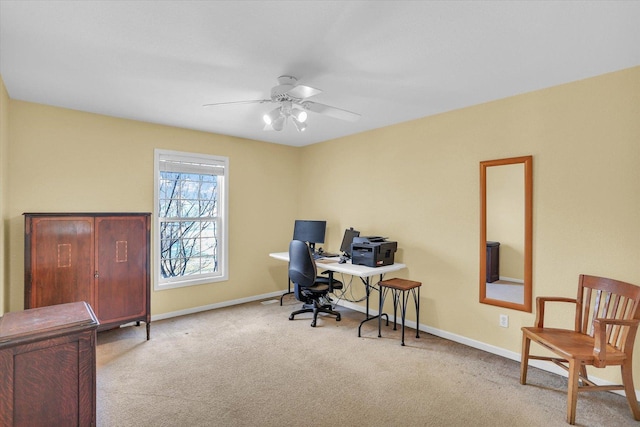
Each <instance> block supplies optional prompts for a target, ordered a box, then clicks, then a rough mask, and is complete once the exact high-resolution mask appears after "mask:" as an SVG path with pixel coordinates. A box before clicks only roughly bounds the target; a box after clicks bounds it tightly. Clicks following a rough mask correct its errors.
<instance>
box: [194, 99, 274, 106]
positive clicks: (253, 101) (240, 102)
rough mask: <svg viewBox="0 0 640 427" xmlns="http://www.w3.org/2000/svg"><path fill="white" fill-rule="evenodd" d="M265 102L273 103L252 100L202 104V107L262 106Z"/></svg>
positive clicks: (265, 100)
mask: <svg viewBox="0 0 640 427" xmlns="http://www.w3.org/2000/svg"><path fill="white" fill-rule="evenodd" d="M265 102H273V101H272V100H270V99H252V100H248V101H231V102H216V103H214V104H204V105H203V107H215V106H216V105H230V104H264V103H265Z"/></svg>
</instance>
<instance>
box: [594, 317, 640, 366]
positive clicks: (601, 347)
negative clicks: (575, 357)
mask: <svg viewBox="0 0 640 427" xmlns="http://www.w3.org/2000/svg"><path fill="white" fill-rule="evenodd" d="M638 324H640V319H629V320H623V319H602V318H597V319H595V320H594V321H593V357H594V361H593V364H594V366H596V367H598V368H604V367H605V366H607V344H608V339H607V329H610V328H609V327H610V326H614V325H617V326H629V327H633V326H635V327H637V326H638Z"/></svg>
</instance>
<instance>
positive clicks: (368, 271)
mask: <svg viewBox="0 0 640 427" xmlns="http://www.w3.org/2000/svg"><path fill="white" fill-rule="evenodd" d="M269 256H270V257H271V258H275V259H277V260H280V261H286V262H289V252H274V253H270V254H269ZM339 260H340V258H339V257H335V258H319V259H317V260H316V266H317V267H318V268H319V269H322V270H328V271H329V272H330V274H333V273H334V272H335V273H342V274H348V275H350V276H356V277H359V278H360V280H362V283H363V284H364V285H365V292H366V296H367V298H366V299H367V308H366V317H365V319H364V320H363V321H362V322H360V326H359V327H358V336H360V330H361V328H362V324H363V323H364V322H367V321H369V320H372V319H376V318H378V317H379V316H380V315H382V313H378V315H377V316H371V317H370V316H369V295H370V294H371V291H372V290H377V291H379V289H378V288H377V287H376V284H377V282H376V283H371V278H372V277H374V276H377V275H380V279H379V280H382V279H383V277H384V275H385V274H386V273H391V272H392V271H398V270H402V269H403V268H406V267H407V266H406V265H405V264H402V263H399V262H396V263H394V264H391V265H383V266H381V267H367V266H365V265H354V264H351V261H347V262H345V263H344V264H340V263H339V262H338V261H339ZM288 293H291V288H289V292H288ZM285 295H286V294H285ZM280 304H282V300H280ZM387 321H388V318H387Z"/></svg>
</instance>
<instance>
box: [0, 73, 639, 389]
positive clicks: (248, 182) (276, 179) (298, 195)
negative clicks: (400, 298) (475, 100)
mask: <svg viewBox="0 0 640 427" xmlns="http://www.w3.org/2000/svg"><path fill="white" fill-rule="evenodd" d="M9 104H10V108H11V114H10V147H9V148H10V156H11V167H10V169H9V178H10V181H9V187H8V188H9V198H8V205H7V207H8V209H7V210H6V211H7V213H6V215H5V221H6V223H7V224H8V231H9V233H8V234H9V235H8V242H9V251H8V252H9V254H8V255H9V258H10V263H9V269H10V272H9V273H10V274H9V277H10V280H9V283H10V284H9V286H8V287H9V289H8V295H9V307H10V308H11V309H12V310H19V309H21V308H22V293H23V278H22V274H23V272H22V269H23V265H22V256H23V254H22V251H23V242H22V224H23V219H22V217H21V214H22V213H23V212H25V211H82V210H84V211H151V210H152V200H153V182H152V176H153V173H152V169H153V149H154V148H165V149H172V150H183V151H193V152H202V153H209V154H216V155H226V156H229V157H230V170H231V188H230V193H231V194H230V204H231V211H230V216H231V218H230V239H231V241H230V250H231V256H230V280H229V281H228V282H226V283H218V284H211V285H202V286H198V287H194V288H187V289H184V288H183V289H176V290H171V291H161V292H154V293H153V295H152V312H153V313H154V314H156V315H157V314H162V313H170V312H176V311H180V310H185V309H188V308H190V307H198V306H204V305H208V304H215V303H217V302H224V301H229V300H235V299H241V298H245V297H250V296H252V295H261V294H266V293H269V292H273V291H276V290H278V289H283V288H284V287H285V286H286V266H285V265H283V263H281V262H278V261H275V260H272V259H270V258H269V257H268V256H267V254H268V253H269V252H274V251H283V250H286V246H287V242H288V240H289V238H290V235H291V228H292V223H293V219H294V218H296V217H313V218H325V219H327V220H328V224H329V225H328V230H327V231H328V241H327V243H326V245H325V247H326V248H327V249H330V250H337V249H338V247H339V245H340V239H341V237H342V233H343V230H344V229H345V228H346V227H349V226H353V227H356V228H357V229H359V230H360V231H361V232H363V233H364V234H382V235H385V236H388V237H389V238H390V239H392V240H397V241H398V243H399V251H398V253H397V255H396V257H397V259H398V260H399V261H402V262H405V263H406V264H407V265H408V269H407V270H405V271H402V272H401V273H399V274H398V276H401V277H407V278H411V279H413V280H419V281H422V282H423V284H424V285H423V288H422V300H421V304H422V305H421V317H420V320H421V323H422V324H423V325H425V326H426V327H428V328H433V329H434V330H439V331H444V332H446V333H448V334H452V335H454V336H458V337H462V338H464V339H466V340H469V341H475V342H478V343H483V344H484V345H486V346H489V347H492V348H495V349H497V350H501V349H502V350H505V351H508V352H514V353H519V352H520V339H521V335H520V326H523V325H531V324H532V323H533V319H534V314H533V313H522V312H518V311H514V310H507V309H501V308H498V307H493V306H489V305H482V304H479V303H478V294H479V290H478V271H479V265H478V264H479V261H478V259H479V254H478V248H479V241H478V239H479V224H478V223H479V189H478V187H479V176H478V175H479V162H480V161H482V160H490V159H498V158H504V157H514V156H522V155H529V154H530V155H533V157H534V162H533V176H534V186H533V187H534V188H533V192H534V216H533V221H534V223H533V228H534V236H533V237H534V239H533V246H534V254H533V256H534V259H533V269H534V270H533V291H534V297H535V296H537V295H566V296H574V295H575V291H576V284H577V277H578V274H580V273H589V274H595V275H603V276H609V277H613V278H617V279H620V280H626V281H629V282H632V283H636V284H640V263H639V262H638V260H639V259H640V191H639V190H640V188H639V187H640V184H639V183H640V167H638V160H640V143H639V142H638V141H639V140H640V120H638V117H640V67H635V68H633V69H628V70H623V71H620V72H616V73H611V74H607V75H603V76H599V77H596V78H592V79H588V80H583V81H578V82H574V83H570V84H566V85H562V86H558V87H554V88H549V89H546V90H542V91H537V92H533V93H529V94H524V95H520V96H515V97H512V98H508V99H503V100H499V101H495V102H491V103H487V104H483V105H479V106H474V107H470V108H466V109H462V110H457V111H452V112H449V113H445V114H440V115H437V116H432V117H427V118H424V119H420V120H415V121H411V122H407V123H403V124H399V125H396V126H390V127H386V128H382V129H377V130H374V131H370V132H365V133H362V134H358V135H354V136H350V137H345V138H341V139H338V140H333V141H328V142H325V143H321V144H315V145H312V146H309V147H305V148H302V149H297V148H292V147H284V146H279V145H276V144H267V143H258V142H254V141H247V140H242V139H238V138H231V137H225V136H220V135H212V134H206V133H201V132H194V131H187V130H182V129H175V128H170V127H163V126H157V125H151V124H145V123H139V122H134V121H127V120H120V119H114V118H109V117H103V116H97V115H92V114H86V113H80V112H75V111H69V110H63V109H59V108H54V107H45V106H41V105H35V104H29V103H24V102H18V101H10V103H9ZM303 171H304V173H303ZM310 172H311V173H310ZM318 175H322V176H323V180H322V182H319V181H318V180H316V179H314V177H316V176H318ZM502 313H505V314H508V315H509V318H510V319H509V320H510V325H509V328H506V329H505V328H500V327H499V326H498V316H499V314H502ZM550 315H551V314H550ZM409 316H410V317H411V316H413V314H412V313H410V314H409ZM551 316H552V318H557V319H558V320H559V321H560V320H563V321H564V320H566V319H565V318H564V317H563V316H560V315H558V316H553V315H551ZM414 319H415V318H414ZM638 362H640V351H639V352H637V353H636V360H635V364H636V365H638ZM636 369H640V366H636ZM636 372H638V371H637V370H636ZM616 375H617V374H607V373H605V374H600V373H598V376H600V377H601V378H605V379H609V378H615V377H616ZM636 383H640V375H638V374H637V375H636Z"/></svg>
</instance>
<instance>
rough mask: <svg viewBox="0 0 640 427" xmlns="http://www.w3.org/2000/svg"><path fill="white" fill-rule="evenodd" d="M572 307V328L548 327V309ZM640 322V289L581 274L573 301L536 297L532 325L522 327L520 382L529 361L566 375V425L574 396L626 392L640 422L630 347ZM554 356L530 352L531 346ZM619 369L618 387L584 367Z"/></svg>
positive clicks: (573, 409)
mask: <svg viewBox="0 0 640 427" xmlns="http://www.w3.org/2000/svg"><path fill="white" fill-rule="evenodd" d="M549 303H570V304H573V305H575V324H574V328H573V329H559V328H547V327H545V325H544V314H545V308H546V305H547V304H549ZM638 324H640V287H638V286H635V285H632V284H630V283H625V282H621V281H619V280H613V279H606V278H603V277H596V276H587V275H584V274H581V275H580V279H579V281H578V296H577V298H575V299H573V298H564V297H538V298H537V299H536V323H535V326H533V327H523V328H522V361H521V363H520V383H521V384H526V383H527V368H528V366H529V360H530V359H536V360H545V361H549V362H553V363H555V364H556V365H558V366H559V367H561V368H563V369H565V370H566V371H567V372H568V390H567V422H568V423H569V424H575V422H576V406H577V400H578V392H581V391H596V390H599V391H610V390H624V392H625V395H626V397H627V402H628V403H629V407H630V408H631V412H632V413H633V417H634V418H635V419H636V420H638V421H640V406H639V405H638V400H637V398H636V391H635V387H634V385H633V369H632V368H633V346H634V341H635V338H636V332H637V330H638ZM532 342H533V343H536V344H538V345H539V346H541V347H543V348H546V349H547V350H550V351H551V352H553V353H555V354H556V356H547V355H544V356H540V355H532V354H530V347H531V343H532ZM612 365H614V366H615V365H619V366H620V373H621V378H622V384H613V385H598V384H595V383H594V382H592V381H590V380H589V378H588V376H587V366H593V367H595V368H604V367H606V366H612Z"/></svg>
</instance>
